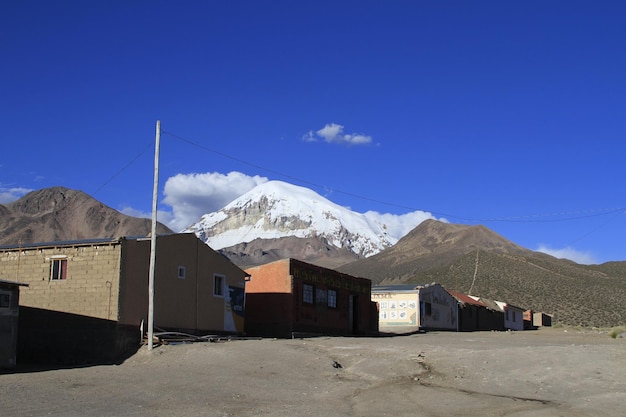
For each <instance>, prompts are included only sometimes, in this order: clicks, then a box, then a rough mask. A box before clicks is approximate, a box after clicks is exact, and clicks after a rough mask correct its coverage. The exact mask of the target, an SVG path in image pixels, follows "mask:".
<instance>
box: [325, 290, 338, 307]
mask: <svg viewBox="0 0 626 417" xmlns="http://www.w3.org/2000/svg"><path fill="white" fill-rule="evenodd" d="M326 299H327V300H328V303H327V305H328V307H329V308H337V290H328V294H327V297H326Z"/></svg>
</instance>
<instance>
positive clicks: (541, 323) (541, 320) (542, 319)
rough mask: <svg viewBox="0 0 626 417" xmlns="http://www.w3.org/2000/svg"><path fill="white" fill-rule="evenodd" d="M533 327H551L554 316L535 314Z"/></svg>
mask: <svg viewBox="0 0 626 417" xmlns="http://www.w3.org/2000/svg"><path fill="white" fill-rule="evenodd" d="M533 326H535V327H550V326H552V316H551V315H550V314H546V313H542V312H537V313H533Z"/></svg>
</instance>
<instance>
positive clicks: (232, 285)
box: [0, 233, 247, 362]
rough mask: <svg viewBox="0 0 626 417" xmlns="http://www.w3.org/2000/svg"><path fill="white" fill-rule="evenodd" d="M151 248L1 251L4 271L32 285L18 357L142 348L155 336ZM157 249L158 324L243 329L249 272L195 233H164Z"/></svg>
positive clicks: (135, 243)
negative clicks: (146, 337)
mask: <svg viewBox="0 0 626 417" xmlns="http://www.w3.org/2000/svg"><path fill="white" fill-rule="evenodd" d="M150 246H151V242H150V239H148V238H119V239H95V240H94V239H92V240H84V241H73V242H53V243H37V244H30V245H27V246H23V247H15V246H13V247H0V274H1V275H2V276H4V277H11V278H14V279H15V280H16V281H20V282H23V283H25V284H28V287H26V288H24V289H23V290H22V291H21V297H20V306H21V308H20V337H19V339H18V354H22V355H24V356H26V357H31V358H38V357H41V356H45V357H48V358H49V357H50V356H55V355H57V356H56V357H53V358H49V359H52V360H56V361H59V362H75V361H77V360H84V361H89V360H93V359H100V358H110V359H111V358H114V357H117V356H118V355H119V354H121V353H122V352H124V351H126V350H127V349H128V348H132V347H134V348H135V349H136V348H137V347H138V346H139V344H140V341H141V337H142V334H145V332H146V331H147V327H146V323H147V315H148V277H149V264H150ZM156 249H157V251H156V267H155V277H154V325H155V327H156V328H159V329H167V330H178V331H185V332H189V333H194V334H202V333H203V334H207V333H208V334H214V333H242V332H243V330H244V311H243V309H244V287H245V281H246V277H247V274H246V273H245V272H244V271H243V270H241V269H240V268H238V267H237V266H235V265H234V264H233V263H231V262H230V261H228V260H227V259H226V258H224V257H223V256H222V255H220V254H219V253H217V252H215V251H214V250H213V249H211V248H210V247H209V246H207V245H206V244H205V243H204V242H202V241H201V240H199V239H198V238H197V237H196V236H195V235H194V234H191V233H190V234H172V235H163V236H159V237H158V238H157V245H156ZM142 324H143V328H142ZM55 349H56V352H55V353H52V352H53V351H54V350H55Z"/></svg>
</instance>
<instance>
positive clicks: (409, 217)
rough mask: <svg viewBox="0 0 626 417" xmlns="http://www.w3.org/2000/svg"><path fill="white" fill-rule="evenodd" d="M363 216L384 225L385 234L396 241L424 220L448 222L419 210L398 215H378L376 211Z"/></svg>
mask: <svg viewBox="0 0 626 417" xmlns="http://www.w3.org/2000/svg"><path fill="white" fill-rule="evenodd" d="M365 216H366V217H368V218H370V219H373V220H375V221H377V222H380V223H384V224H386V225H387V232H388V233H389V235H390V236H393V237H395V238H396V239H400V238H402V237H403V236H405V235H406V234H407V233H409V232H410V231H411V230H413V229H415V228H416V227H417V226H418V225H419V224H420V223H421V222H423V221H424V220H428V219H434V220H439V221H441V222H445V223H447V222H448V221H447V220H445V219H437V218H436V217H435V216H433V215H432V214H431V213H428V212H426V211H421V210H417V211H413V212H411V213H406V214H400V215H398V214H390V213H378V212H377V211H368V212H366V213H365Z"/></svg>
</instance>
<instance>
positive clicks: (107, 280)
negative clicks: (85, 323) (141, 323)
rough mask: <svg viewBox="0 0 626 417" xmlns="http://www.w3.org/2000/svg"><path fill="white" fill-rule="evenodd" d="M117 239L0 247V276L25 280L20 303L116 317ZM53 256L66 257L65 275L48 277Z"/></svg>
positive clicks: (111, 317) (117, 287) (112, 318)
mask: <svg viewBox="0 0 626 417" xmlns="http://www.w3.org/2000/svg"><path fill="white" fill-rule="evenodd" d="M120 247H121V246H120V245H119V243H118V242H108V243H103V244H81V245H73V246H46V247H43V246H42V247H29V248H22V249H4V250H1V251H0V277H2V278H3V279H10V280H15V281H17V282H22V283H26V284H28V285H29V286H28V287H25V288H23V289H22V291H21V292H20V305H23V306H29V307H36V308H42V309H49V310H54V311H62V312H66V313H72V314H80V315H85V316H89V317H96V318H101V319H105V320H117V319H118V317H117V311H118V310H117V309H118V291H119V277H120ZM53 259H66V260H67V275H66V279H63V280H52V279H51V277H50V265H51V262H52V260H53Z"/></svg>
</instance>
